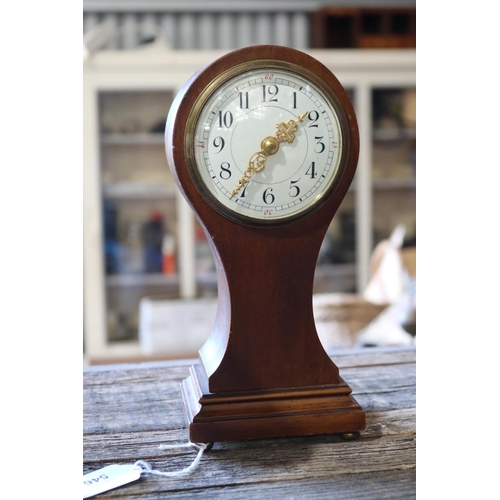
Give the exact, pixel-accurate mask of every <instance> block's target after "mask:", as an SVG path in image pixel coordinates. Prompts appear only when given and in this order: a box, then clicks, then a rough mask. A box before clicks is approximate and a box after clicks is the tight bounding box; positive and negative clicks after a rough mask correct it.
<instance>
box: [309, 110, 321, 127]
mask: <svg viewBox="0 0 500 500" xmlns="http://www.w3.org/2000/svg"><path fill="white" fill-rule="evenodd" d="M307 118H309V120H311V123H310V124H309V128H313V127H316V128H318V124H317V123H316V122H317V121H318V118H319V113H318V112H317V111H316V110H315V109H313V110H312V111H310V112H309V114H308V115H307Z"/></svg>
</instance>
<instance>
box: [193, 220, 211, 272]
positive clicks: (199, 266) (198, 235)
mask: <svg viewBox="0 0 500 500" xmlns="http://www.w3.org/2000/svg"><path fill="white" fill-rule="evenodd" d="M194 239H195V261H196V274H197V276H200V277H207V276H210V275H211V274H213V273H214V272H215V263H214V258H213V256H212V249H211V248H210V244H209V243H208V240H207V236H206V234H205V231H203V228H202V227H201V225H200V223H199V222H198V220H196V222H195V229H194Z"/></svg>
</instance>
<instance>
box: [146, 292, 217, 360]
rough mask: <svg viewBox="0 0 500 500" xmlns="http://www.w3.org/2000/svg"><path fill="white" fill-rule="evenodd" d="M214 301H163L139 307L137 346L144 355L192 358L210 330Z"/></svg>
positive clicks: (153, 300) (149, 301) (151, 300)
mask: <svg viewBox="0 0 500 500" xmlns="http://www.w3.org/2000/svg"><path fill="white" fill-rule="evenodd" d="M216 312H217V299H196V300H165V299H161V298H156V297H145V298H143V299H142V300H141V302H140V304H139V343H140V346H141V351H142V353H143V354H144V355H164V356H166V357H167V358H169V359H172V358H186V357H188V358H194V357H196V356H197V355H198V350H199V349H200V348H201V346H202V345H203V344H204V343H205V341H206V340H207V339H208V336H209V335H210V332H211V330H212V327H213V324H214V321H215V315H216Z"/></svg>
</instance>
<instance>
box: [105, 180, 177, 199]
mask: <svg viewBox="0 0 500 500" xmlns="http://www.w3.org/2000/svg"><path fill="white" fill-rule="evenodd" d="M176 191H177V188H176V187H175V186H174V185H170V184H165V183H159V182H117V183H115V184H108V185H105V186H103V195H104V197H105V198H112V199H137V198H140V199H144V198H172V197H174V196H175V194H176Z"/></svg>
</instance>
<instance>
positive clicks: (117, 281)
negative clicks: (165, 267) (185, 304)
mask: <svg viewBox="0 0 500 500" xmlns="http://www.w3.org/2000/svg"><path fill="white" fill-rule="evenodd" d="M178 284H179V277H178V276H177V275H171V276H170V275H165V274H161V273H151V274H147V273H144V274H112V275H108V276H106V286H108V287H121V286H136V287H137V286H138V287H143V286H177V285H178Z"/></svg>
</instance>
